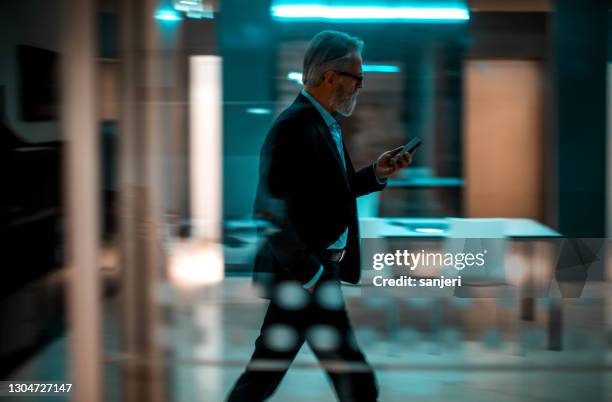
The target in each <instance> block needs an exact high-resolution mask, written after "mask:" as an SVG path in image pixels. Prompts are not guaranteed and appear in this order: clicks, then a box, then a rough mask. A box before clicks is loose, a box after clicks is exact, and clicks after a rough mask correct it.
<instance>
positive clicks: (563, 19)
mask: <svg viewBox="0 0 612 402" xmlns="http://www.w3.org/2000/svg"><path fill="white" fill-rule="evenodd" d="M313 5H318V7H314V8H313V7H308V6H313ZM365 6H368V7H371V8H370V12H359V9H358V7H365ZM609 6H610V4H609V2H607V1H597V0H590V1H572V0H468V1H462V0H448V1H446V0H436V1H433V0H432V1H426V0H422V1H418V0H397V1H383V0H370V1H361V0H350V1H349V0H345V1H323V0H318V1H315V0H313V1H311V0H303V1H290V0H193V1H170V0H98V1H94V0H63V1H60V0H47V1H40V0H21V1H3V2H2V3H1V4H0V33H1V34H0V53H1V54H2V59H1V63H0V127H1V133H0V141H1V145H0V151H1V152H2V156H1V157H0V163H1V164H2V166H1V169H0V172H2V178H3V180H2V186H3V188H2V191H0V194H2V195H1V200H0V205H1V208H0V213H1V217H2V220H1V222H0V223H1V229H0V236H1V237H0V244H1V249H2V255H1V256H0V258H1V259H2V267H3V272H2V279H1V280H0V289H1V291H0V312H1V313H0V320H1V324H0V373H1V376H0V380H2V381H9V380H11V381H38V382H45V381H55V382H68V383H72V384H73V385H74V389H73V390H72V393H71V394H70V395H54V396H47V399H46V400H53V401H63V400H78V401H87V402H98V401H177V402H178V401H190V402H191V401H222V400H223V398H224V396H225V395H226V393H227V392H228V390H229V388H230V387H231V385H232V384H233V382H234V381H235V379H236V378H237V377H238V375H239V374H240V373H241V371H242V370H243V369H244V366H245V364H246V362H247V361H248V358H249V357H250V353H251V352H252V348H253V342H254V340H255V338H256V336H257V334H258V331H259V326H260V324H261V321H262V318H263V313H264V312H265V306H266V301H265V300H263V299H261V298H259V297H258V295H257V289H255V288H253V287H252V286H251V281H250V272H251V264H252V260H253V256H254V253H255V251H256V249H257V244H258V239H257V236H256V233H255V232H256V228H257V224H258V222H257V221H255V220H253V218H252V212H253V211H252V207H253V201H254V197H255V190H256V186H257V180H258V162H259V150H260V146H261V144H262V142H263V140H264V138H265V135H266V133H267V130H268V129H269V127H270V126H271V124H272V123H273V121H274V119H275V118H276V116H277V115H278V114H279V113H280V112H281V111H282V110H283V109H284V108H286V107H287V106H288V105H289V104H290V103H291V102H292V101H293V99H294V98H295V96H296V95H297V93H298V92H299V90H300V89H301V69H302V56H303V53H304V50H305V48H306V45H307V43H308V41H309V40H310V38H312V37H313V36H314V35H315V34H316V33H317V32H319V31H321V30H323V29H335V30H340V31H344V32H347V33H349V34H351V35H354V36H358V37H360V38H362V39H363V40H364V42H365V46H364V50H363V60H364V65H363V71H364V74H365V80H364V87H363V90H362V91H361V94H360V96H359V98H358V105H357V108H356V111H355V113H354V115H353V116H352V117H350V118H347V119H345V120H344V121H343V122H342V131H343V134H344V141H345V144H346V146H347V148H348V150H349V152H350V155H351V159H352V161H353V163H354V164H355V165H356V166H364V165H366V164H369V163H371V162H372V161H374V160H375V159H376V158H377V157H378V155H380V154H381V153H382V152H384V151H386V150H388V149H392V148H395V147H397V146H399V145H402V144H404V143H406V142H407V141H408V140H409V139H410V138H412V137H414V136H418V137H420V138H422V139H423V145H422V146H421V147H420V148H419V149H418V151H417V153H416V154H415V159H414V163H413V164H412V165H411V166H410V167H409V168H407V169H405V170H403V171H402V172H401V173H400V174H398V175H397V176H396V177H393V178H391V179H390V180H389V184H388V188H387V189H386V190H385V191H383V192H382V193H378V194H373V195H369V196H366V197H363V198H361V199H359V201H358V207H359V216H360V227H361V235H362V237H363V238H364V239H365V238H367V239H376V241H378V243H377V244H380V245H381V247H391V246H392V245H393V244H399V245H401V244H408V243H405V242H411V243H410V244H418V246H419V247H422V248H424V249H425V248H426V249H440V248H445V247H448V246H449V238H453V237H482V238H498V239H503V248H502V251H503V253H502V255H501V256H500V258H499V260H498V263H499V264H498V269H499V272H498V274H499V277H497V278H496V280H495V281H492V282H491V281H489V282H487V281H486V280H485V279H483V278H476V279H475V280H476V281H477V282H478V280H481V281H480V282H478V286H475V288H474V289H472V292H473V293H472V294H471V295H469V296H468V297H450V298H443V299H442V298H435V297H426V296H419V297H415V296H414V295H410V294H409V293H410V292H409V290H402V291H389V292H378V293H375V294H373V293H368V291H367V288H368V286H371V281H370V282H368V280H369V278H371V275H370V274H371V272H370V271H371V267H368V266H367V264H364V275H363V278H364V279H363V280H362V284H361V286H345V288H344V289H343V291H344V297H345V299H346V303H347V306H348V309H349V312H350V314H351V317H352V320H353V324H354V326H355V328H356V334H357V338H358V341H359V343H360V345H362V347H363V349H364V351H365V354H366V355H367V356H368V359H369V360H370V362H371V363H372V365H373V367H374V369H375V370H376V373H377V376H378V380H379V383H380V389H381V400H382V401H406V400H419V401H440V400H446V399H452V400H458V401H464V400H465V401H487V402H491V401H496V402H497V401H527V400H537V401H557V402H558V401H570V400H571V401H574V400H587V401H604V400H611V399H612V385H611V384H612V374H611V367H612V366H611V357H612V354H611V346H612V310H611V309H610V296H609V295H610V277H611V275H612V268H610V263H609V260H608V257H607V255H608V254H607V253H606V250H607V248H608V241H607V240H606V238H607V237H609V236H610V234H611V233H612V198H611V196H610V189H611V188H612V175H611V174H610V172H611V171H612V165H611V164H612V162H611V161H612V158H611V156H610V155H612V153H611V151H612V148H611V147H612V145H611V144H612V126H611V125H610V124H611V123H610V119H609V116H612V111H611V106H610V105H611V103H610V101H609V95H610V94H611V90H612V86H611V84H610V82H611V81H610V80H609V78H608V77H609V76H610V74H611V72H612V64H611V60H612V59H611V58H612V48H611V46H612V41H610V40H609V37H610V33H611V32H612V22H611V21H612V20H611V19H610V12H609ZM342 7H357V11H356V12H354V14H350V12H353V11H354V10H355V9H352V10H353V11H350V10H349V9H346V8H344V9H342ZM398 7H400V8H401V10H403V11H402V12H400V11H398V9H397V8H398ZM394 8H395V9H394ZM372 10H375V11H376V12H375V13H374V12H372ZM406 10H412V11H414V10H420V11H419V12H416V13H415V12H405V11H406ZM423 10H425V11H423ZM343 12H344V14H343ZM347 13H349V14H347ZM347 15H350V16H351V17H350V18H347ZM373 16H377V17H376V18H373ZM295 152H299V150H295ZM566 238H574V239H595V243H597V239H599V240H600V242H599V243H598V244H599V246H598V247H599V248H598V250H597V251H598V253H596V254H597V258H596V259H595V260H596V263H597V264H599V269H600V271H599V272H600V274H599V276H597V277H596V278H595V279H594V280H589V281H588V282H587V283H586V285H584V289H582V293H581V292H580V291H579V292H578V293H572V292H570V293H571V294H570V295H569V296H568V294H566V293H564V291H563V290H564V286H563V280H562V278H561V277H560V276H559V275H556V273H555V272H556V271H555V264H556V263H557V262H558V258H557V254H556V252H555V251H554V247H555V244H557V245H558V244H559V243H555V241H556V240H555V239H566ZM415 242H416V243H415ZM551 244H552V245H551ZM589 244H591V243H589ZM602 244H603V246H602ZM600 249H601V250H600ZM527 282H529V283H532V282H535V283H536V284H537V285H538V286H544V287H546V289H547V291H546V292H545V293H544V294H537V295H534V294H522V297H521V294H520V292H514V293H512V295H513V296H512V297H503V298H502V297H491V296H487V295H488V293H487V292H488V291H489V290H490V289H489V288H495V287H499V286H502V287H507V288H509V289H514V290H516V289H521V286H523V285H524V284H525V283H527ZM277 341H278V342H280V343H281V344H282V343H283V342H286V341H287V339H285V338H283V337H282V336H281V337H280V338H279V339H278V340H277ZM5 398H11V397H10V396H5ZM29 398H31V399H32V400H38V399H36V398H38V397H36V396H22V397H20V399H19V400H23V401H26V400H29ZM272 400H273V401H291V402H300V401H331V400H334V394H333V391H332V388H331V386H330V384H329V383H328V381H327V379H326V377H325V375H324V373H323V371H322V370H321V368H320V367H319V366H318V365H317V362H316V359H315V358H314V356H313V355H312V353H311V352H310V351H309V350H308V348H306V347H304V348H303V349H302V351H301V352H300V354H299V356H298V358H297V359H296V361H295V362H294V364H293V366H292V368H291V369H290V370H289V372H288V374H287V376H286V377H285V379H284V381H283V383H282V384H281V386H280V388H279V390H278V392H277V393H276V394H275V396H274V397H273V398H272Z"/></svg>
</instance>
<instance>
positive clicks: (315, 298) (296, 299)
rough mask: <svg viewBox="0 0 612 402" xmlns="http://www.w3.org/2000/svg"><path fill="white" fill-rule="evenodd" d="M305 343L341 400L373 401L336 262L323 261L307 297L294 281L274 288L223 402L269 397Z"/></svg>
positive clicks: (374, 396) (372, 381)
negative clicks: (240, 371) (249, 350)
mask: <svg viewBox="0 0 612 402" xmlns="http://www.w3.org/2000/svg"><path fill="white" fill-rule="evenodd" d="M305 341H306V342H308V345H309V346H310V347H311V349H312V350H313V352H314V353H315V355H316V357H317V359H318V360H319V362H320V363H321V365H322V366H323V368H324V369H325V371H326V373H327V375H328V376H329V378H330V379H331V381H332V383H333V385H334V388H335V391H336V395H337V396H338V399H339V400H340V401H342V402H357V401H359V402H375V401H376V400H377V396H378V389H377V385H376V380H375V378H374V373H373V371H372V368H371V367H370V365H369V364H368V363H367V361H366V359H365V357H364V355H363V354H362V353H361V350H360V349H359V346H358V345H357V342H356V340H355V335H354V334H353V329H352V327H351V323H350V321H349V318H348V315H347V312H346V307H345V304H344V300H343V297H342V293H341V290H340V281H339V279H338V265H337V264H335V263H328V264H326V267H325V273H324V274H323V275H322V277H321V279H320V280H319V282H318V283H317V286H316V290H315V292H314V294H312V295H311V294H309V293H308V292H307V291H306V290H304V289H302V288H301V287H300V286H299V284H297V283H296V282H288V283H282V284H279V285H278V286H277V288H276V292H275V294H274V296H273V298H272V300H271V302H270V305H269V306H268V310H267V312H266V316H265V318H264V321H263V324H262V326H261V332H260V334H259V337H258V338H257V340H256V341H255V351H254V352H253V355H252V356H251V360H250V361H249V363H248V365H247V368H246V370H245V371H244V373H243V374H242V375H241V376H240V378H239V379H238V381H237V382H236V384H235V385H234V388H233V389H232V391H231V392H230V395H229V396H228V399H227V400H228V402H247V401H249V402H250V401H253V402H255V401H264V400H266V399H267V398H269V397H270V396H271V395H272V394H273V393H274V391H275V390H276V388H277V387H278V385H279V384H280V382H281V380H282V379H283V377H284V375H285V373H286V372H287V369H288V368H289V366H290V364H291V362H292V361H293V359H294V358H295V356H296V355H297V353H298V351H299V350H300V348H301V347H302V344H303V343H304V342H305Z"/></svg>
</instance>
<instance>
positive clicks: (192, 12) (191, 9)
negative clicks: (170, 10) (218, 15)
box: [174, 0, 214, 19]
mask: <svg viewBox="0 0 612 402" xmlns="http://www.w3.org/2000/svg"><path fill="white" fill-rule="evenodd" d="M174 9H175V10H178V11H182V12H184V13H185V15H186V16H187V18H194V19H202V18H209V19H212V18H214V14H213V7H212V4H211V2H210V1H208V2H207V4H204V2H203V1H202V0H174Z"/></svg>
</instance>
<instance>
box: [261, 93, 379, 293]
mask: <svg viewBox="0 0 612 402" xmlns="http://www.w3.org/2000/svg"><path fill="white" fill-rule="evenodd" d="M344 157H345V161H346V173H345V172H344V170H343V169H342V160H341V159H340V155H339V154H338V150H337V147H336V144H335V143H334V140H333V139H332V137H331V133H330V132H329V129H328V127H327V125H326V124H325V121H324V120H323V117H322V116H321V114H320V113H319V111H318V110H317V109H316V108H315V107H314V105H313V104H312V103H311V102H310V101H309V100H308V99H307V98H306V97H305V96H303V95H302V94H300V95H298V97H297V99H296V100H295V101H294V102H293V104H292V105H291V106H290V107H289V108H287V109H286V110H285V111H283V112H282V113H281V115H280V116H279V117H278V118H277V119H276V121H275V122H274V125H273V126H272V128H271V129H270V131H269V132H268V135H267V137H266V140H265V142H264V144H263V146H262V149H261V157H260V168H259V183H258V188H257V198H256V201H255V216H256V217H257V218H259V219H264V220H266V221H268V222H270V223H271V226H270V227H269V228H268V229H267V230H260V234H264V236H263V242H262V245H261V247H260V248H259V250H258V252H257V256H256V259H255V266H254V280H255V282H256V283H259V284H261V285H264V288H265V289H266V290H271V289H270V285H274V284H277V283H278V282H279V281H283V280H296V281H299V282H300V283H301V284H305V283H307V282H308V281H310V280H311V279H312V278H313V276H314V275H315V274H316V273H317V271H318V270H319V267H320V266H321V265H322V264H321V260H320V258H319V256H320V255H321V252H323V251H324V250H326V249H327V248H328V247H329V246H330V245H331V244H332V243H333V242H334V241H336V240H337V239H338V238H339V237H340V235H341V234H342V233H343V231H344V230H345V229H346V227H347V226H348V229H349V231H348V239H347V246H346V255H345V257H344V260H343V261H342V262H341V263H340V278H341V279H342V280H343V281H346V282H350V283H357V282H359V277H360V274H361V267H360V254H359V229H358V224H357V205H356V202H355V199H356V197H359V196H361V195H365V194H368V193H371V192H373V191H377V190H381V189H383V188H384V184H380V183H379V182H378V181H377V180H376V176H375V173H374V168H373V166H372V165H370V166H368V167H365V168H363V169H361V170H359V171H358V172H355V169H354V168H353V165H352V163H351V160H350V158H349V155H348V152H347V151H346V148H345V149H344Z"/></svg>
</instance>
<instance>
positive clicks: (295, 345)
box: [228, 31, 412, 402]
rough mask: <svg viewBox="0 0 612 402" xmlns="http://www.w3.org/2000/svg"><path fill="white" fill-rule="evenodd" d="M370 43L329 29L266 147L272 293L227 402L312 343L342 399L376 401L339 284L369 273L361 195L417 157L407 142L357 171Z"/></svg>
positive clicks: (259, 397) (267, 380)
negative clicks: (355, 127) (351, 135)
mask: <svg viewBox="0 0 612 402" xmlns="http://www.w3.org/2000/svg"><path fill="white" fill-rule="evenodd" d="M362 46H363V42H362V41H361V40H360V39H358V38H355V37H352V36H349V35H347V34H345V33H342V32H336V31H323V32H320V33H319V34H317V35H316V36H315V37H314V38H313V39H312V41H311V42H310V44H309V46H308V49H307V51H306V54H305V56H304V71H303V82H304V89H303V90H302V91H301V93H300V94H299V95H298V97H297V99H296V100H295V101H294V102H293V104H292V105H291V106H290V107H289V108H287V109H286V110H285V111H283V112H282V113H281V115H280V116H279V117H278V118H277V120H276V122H275V123H274V125H273V126H272V128H271V129H270V132H269V133H268V136H267V137H266V140H265V142H264V145H263V147H262V150H261V160H260V172H259V173H260V175H259V176H260V177H259V186H258V190H257V199H256V202H255V213H256V215H257V216H258V217H259V218H261V219H265V220H266V221H268V222H270V224H271V225H270V226H269V228H268V229H267V230H266V236H265V240H264V241H263V244H262V246H261V248H260V249H259V251H258V253H257V257H256V260H255V268H254V270H255V275H254V279H255V281H256V283H258V284H260V285H261V286H262V287H263V289H264V291H265V294H266V297H268V298H270V305H269V306H268V310H267V312H266V316H265V318H264V322H263V325H262V328H261V334H260V336H259V337H258V338H257V340H256V342H255V351H254V353H253V356H252V357H251V360H250V362H249V364H248V366H247V369H246V370H245V372H244V373H243V374H242V375H241V376H240V378H239V379H238V381H237V382H236V384H235V385H234V388H233V389H232V391H231V393H230V395H229V397H228V401H230V402H235V401H263V400H265V399H267V398H269V397H270V396H271V395H272V394H273V392H274V391H275V390H276V388H277V386H278V384H279V383H280V381H281V380H282V378H283V376H284V374H285V373H286V371H287V369H288V367H289V365H290V364H291V362H292V361H293V359H294V357H295V356H296V354H297V353H298V351H299V350H300V348H301V346H302V345H303V343H304V342H305V341H306V342H308V344H309V345H310V347H311V348H312V350H313V352H314V353H315V355H316V356H317V358H318V359H319V361H320V363H321V365H322V366H323V368H324V369H325V370H326V372H327V374H328V376H329V377H330V379H331V380H332V382H333V385H334V388H335V390H336V394H337V396H338V399H339V400H341V401H364V402H365V401H367V402H373V401H376V400H377V397H378V389H377V385H376V381H375V378H374V373H373V371H372V369H371V367H370V366H369V364H368V363H367V361H366V359H365V357H364V356H363V354H362V353H361V351H360V348H359V346H358V345H357V342H356V340H355V336H354V334H353V330H352V326H351V323H350V321H349V318H348V315H347V312H346V308H345V305H344V301H343V298H342V294H341V289H340V281H346V282H349V283H353V284H356V283H358V282H359V277H360V260H359V231H358V224H357V206H356V201H355V199H356V197H359V196H361V195H365V194H368V193H371V192H373V191H380V190H382V189H383V188H384V187H385V185H386V178H387V177H388V176H390V175H392V174H393V173H395V172H396V171H398V170H399V169H401V168H403V167H405V166H407V165H409V164H410V163H411V161H412V156H411V155H410V154H406V155H403V156H402V155H400V153H399V151H400V150H401V148H402V147H399V148H396V149H394V150H391V151H387V152H385V153H383V154H382V155H381V156H380V157H379V158H378V160H377V161H376V162H374V163H373V164H372V165H370V166H367V167H365V168H363V169H361V170H359V171H355V169H354V168H353V165H352V163H351V160H350V158H349V155H348V152H347V150H346V148H345V147H344V144H343V142H342V132H341V128H340V125H339V124H338V122H337V118H338V115H343V116H350V115H351V114H352V112H353V110H354V108H355V105H356V99H357V95H358V94H359V90H360V89H361V87H362V82H363V73H362V60H361V49H362Z"/></svg>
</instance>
